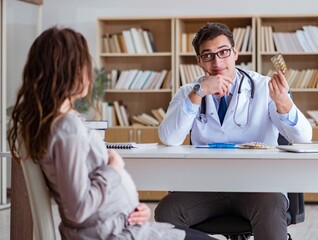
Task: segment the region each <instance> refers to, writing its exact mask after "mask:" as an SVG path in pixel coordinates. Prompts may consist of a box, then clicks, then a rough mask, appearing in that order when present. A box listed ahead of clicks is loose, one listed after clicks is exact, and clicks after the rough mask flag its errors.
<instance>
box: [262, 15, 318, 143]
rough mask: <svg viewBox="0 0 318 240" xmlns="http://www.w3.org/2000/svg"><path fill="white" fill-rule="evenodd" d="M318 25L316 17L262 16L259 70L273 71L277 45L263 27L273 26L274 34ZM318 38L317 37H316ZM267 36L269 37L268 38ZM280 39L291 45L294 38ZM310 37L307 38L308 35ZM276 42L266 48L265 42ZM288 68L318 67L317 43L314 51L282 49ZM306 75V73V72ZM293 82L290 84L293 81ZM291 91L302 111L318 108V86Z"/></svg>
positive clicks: (288, 79) (292, 88)
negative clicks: (272, 58) (272, 60)
mask: <svg viewBox="0 0 318 240" xmlns="http://www.w3.org/2000/svg"><path fill="white" fill-rule="evenodd" d="M309 25H312V26H318V17H317V16H261V17H258V19H257V58H258V59H257V63H258V64H257V70H258V72H260V73H262V74H265V75H266V74H268V73H269V72H270V70H273V64H272V62H271V60H270V58H271V57H272V56H273V55H275V54H276V53H277V52H278V51H277V46H276V44H275V41H274V40H273V35H269V36H268V38H267V37H266V36H265V35H266V34H264V32H262V27H264V26H269V27H271V29H272V30H271V31H272V34H275V33H296V32H297V31H299V30H303V27H304V26H309ZM317 37H318V36H317ZM265 39H266V40H265ZM284 39H286V38H283V39H282V40H281V42H282V43H283V44H284V45H286V46H289V45H291V44H292V41H291V40H288V39H287V40H288V41H286V40H285V41H284ZM307 39H308V37H307ZM268 41H273V43H274V46H273V47H272V48H269V49H268V48H266V47H265V48H264V42H268ZM281 53H282V55H283V57H284V59H285V62H286V64H287V68H288V69H293V70H295V71H298V72H301V71H302V70H310V69H316V70H318V61H317V58H318V45H317V48H316V49H314V50H309V51H308V50H307V51H304V50H303V49H300V50H299V49H298V50H294V49H293V48H292V47H291V46H290V47H289V48H287V50H285V51H282V52H281ZM286 76H287V81H290V80H291V76H289V75H286ZM303 76H304V75H303ZM298 79H299V80H300V81H301V80H304V79H305V78H304V77H300V78H298ZM290 85H291V84H290ZM291 92H292V96H293V100H294V102H295V103H296V105H297V106H298V107H299V108H300V109H301V111H302V112H303V113H304V114H305V115H306V116H307V117H309V116H308V114H307V110H317V109H318V102H317V101H316V100H315V99H316V98H317V96H318V88H317V84H316V87H299V85H298V87H293V85H291ZM313 129H314V138H313V140H315V141H317V140H318V136H317V132H318V128H317V127H314V128H313Z"/></svg>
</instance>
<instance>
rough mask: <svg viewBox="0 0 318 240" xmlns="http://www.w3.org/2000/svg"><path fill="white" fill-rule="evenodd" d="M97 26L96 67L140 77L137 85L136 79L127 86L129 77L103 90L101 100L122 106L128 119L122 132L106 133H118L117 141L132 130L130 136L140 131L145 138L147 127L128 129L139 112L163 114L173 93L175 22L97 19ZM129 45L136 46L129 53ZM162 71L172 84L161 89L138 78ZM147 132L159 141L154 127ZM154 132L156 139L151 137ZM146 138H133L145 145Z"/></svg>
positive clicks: (127, 137)
mask: <svg viewBox="0 0 318 240" xmlns="http://www.w3.org/2000/svg"><path fill="white" fill-rule="evenodd" d="M97 24H98V26H97V29H98V33H97V34H98V36H97V39H98V47H97V50H98V65H99V67H104V68H105V70H106V71H117V72H118V77H120V74H121V73H123V72H124V71H126V72H127V71H129V72H135V73H136V72H139V77H140V78H138V81H139V82H136V81H137V80H136V79H137V77H136V78H134V80H132V83H131V84H127V81H128V80H127V79H128V78H127V79H126V78H124V81H123V82H124V86H118V85H116V86H114V85H112V86H111V87H110V88H109V89H106V90H105V97H104V101H105V102H108V103H113V102H114V101H118V102H119V103H120V104H123V105H125V107H126V109H127V113H128V119H129V125H128V126H127V125H125V127H124V128H122V129H121V130H118V128H120V127H117V126H116V127H114V129H113V130H112V128H110V129H108V130H107V131H115V132H118V131H121V135H122V137H120V138H116V139H117V141H127V140H128V139H129V138H130V136H131V135H132V134H131V131H133V132H134V134H133V135H138V133H139V132H142V133H143V135H146V136H147V133H146V132H147V127H145V128H144V127H142V128H138V130H136V127H133V126H131V125H132V123H133V116H137V115H140V114H142V113H146V114H149V115H151V116H152V113H151V110H153V109H158V108H162V109H164V110H165V111H166V109H167V107H168V104H169V102H170V100H171V97H172V95H173V93H174V92H175V86H174V84H173V82H174V72H173V71H174V63H175V60H174V52H175V50H174V46H175V45H174V42H175V40H174V31H175V29H174V27H175V21H174V19H173V18H138V17H137V18H98V19H97ZM127 34H128V35H129V36H128V35H127ZM113 38H115V39H116V38H118V40H119V41H118V43H117V44H116V43H115V44H114V43H113V42H112V40H109V39H113ZM120 39H122V40H120ZM118 45H119V47H118ZM123 45H124V46H123ZM131 45H132V46H133V47H135V48H134V50H131V48H132V46H131ZM116 46H117V47H116ZM137 46H139V47H137ZM129 49H130V50H129ZM132 70H133V71H132ZM164 70H166V74H167V75H168V73H169V71H170V72H171V73H170V76H171V83H170V84H168V85H166V86H165V87H163V86H164V84H162V85H161V84H159V85H161V87H160V86H157V87H156V88H155V87H154V86H155V85H156V84H154V83H152V84H151V83H150V82H149V78H148V83H147V80H145V78H142V77H141V75H142V74H143V73H145V72H146V71H148V72H151V74H152V75H154V74H157V73H162V72H163V71H164ZM136 76H138V74H136ZM158 78H159V77H157V79H158ZM130 80H131V79H130ZM134 81H135V82H134ZM140 81H141V82H140ZM142 81H144V82H142ZM152 81H154V80H152ZM133 82H134V83H133ZM147 84H148V85H147ZM146 85H147V86H148V87H146ZM157 85H158V84H157ZM133 86H134V87H133ZM151 86H153V87H151ZM154 129H155V130H154ZM148 130H149V136H152V137H151V139H152V140H156V141H157V142H158V140H157V139H158V136H157V128H154V127H153V126H152V127H149V128H148ZM123 131H124V133H123ZM144 132H145V133H144ZM154 132H156V136H153V135H154ZM106 134H107V132H106ZM108 135H109V134H108ZM116 135H117V134H116ZM145 139H146V138H145V137H140V138H139V139H136V138H135V137H134V138H133V140H134V141H136V142H139V141H141V142H144V141H146V140H145ZM112 141H114V139H113V140H112ZM129 141H130V140H129Z"/></svg>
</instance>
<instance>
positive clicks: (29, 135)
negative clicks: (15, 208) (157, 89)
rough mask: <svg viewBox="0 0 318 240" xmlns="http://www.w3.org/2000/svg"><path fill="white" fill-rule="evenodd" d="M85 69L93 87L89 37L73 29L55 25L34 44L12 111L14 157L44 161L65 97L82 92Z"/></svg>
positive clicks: (10, 130)
mask: <svg viewBox="0 0 318 240" xmlns="http://www.w3.org/2000/svg"><path fill="white" fill-rule="evenodd" d="M83 71H87V72H88V75H89V80H90V88H91V86H92V81H93V79H92V60H91V56H90V53H89V49H88V46H87V42H86V40H85V38H84V37H83V36H82V35H81V34H80V33H78V32H76V31H74V30H72V29H70V28H59V27H56V26H54V27H51V28H49V29H47V30H46V31H44V32H43V33H42V34H41V35H40V36H39V37H38V38H37V39H36V40H35V41H34V43H33V44H32V46H31V48H30V50H29V53H28V57H27V61H26V64H25V66H24V70H23V82H22V86H21V87H20V89H19V91H18V95H17V100H16V103H15V105H14V108H13V110H12V115H11V119H10V124H9V126H10V127H9V132H8V142H9V146H10V150H11V154H12V156H13V158H14V159H16V160H18V161H19V160H20V159H21V152H20V147H21V143H22V142H23V145H24V147H25V150H26V154H27V157H30V158H31V159H33V160H34V161H40V160H41V159H42V158H43V156H44V155H45V154H46V153H47V146H48V139H49V135H50V131H51V127H52V124H53V123H54V121H56V119H58V118H59V117H60V116H62V113H61V112H60V108H61V106H62V104H63V103H64V102H65V100H67V99H69V100H70V102H71V99H72V97H74V96H76V95H78V94H79V93H81V92H82V91H83V89H84V86H83Z"/></svg>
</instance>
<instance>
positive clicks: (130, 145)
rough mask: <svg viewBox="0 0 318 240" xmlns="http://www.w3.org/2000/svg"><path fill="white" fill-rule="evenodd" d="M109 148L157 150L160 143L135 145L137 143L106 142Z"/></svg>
mask: <svg viewBox="0 0 318 240" xmlns="http://www.w3.org/2000/svg"><path fill="white" fill-rule="evenodd" d="M105 145H106V147H107V148H114V149H131V148H155V147H157V146H158V143H135V142H116V143H113V142H105Z"/></svg>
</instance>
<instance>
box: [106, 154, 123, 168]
mask: <svg viewBox="0 0 318 240" xmlns="http://www.w3.org/2000/svg"><path fill="white" fill-rule="evenodd" d="M108 156H109V163H108V165H109V166H112V167H113V168H115V169H116V170H117V171H118V172H120V171H121V170H122V169H124V167H125V162H124V160H123V158H122V157H121V156H120V155H119V154H118V153H117V152H116V151H115V150H114V149H109V150H108Z"/></svg>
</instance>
